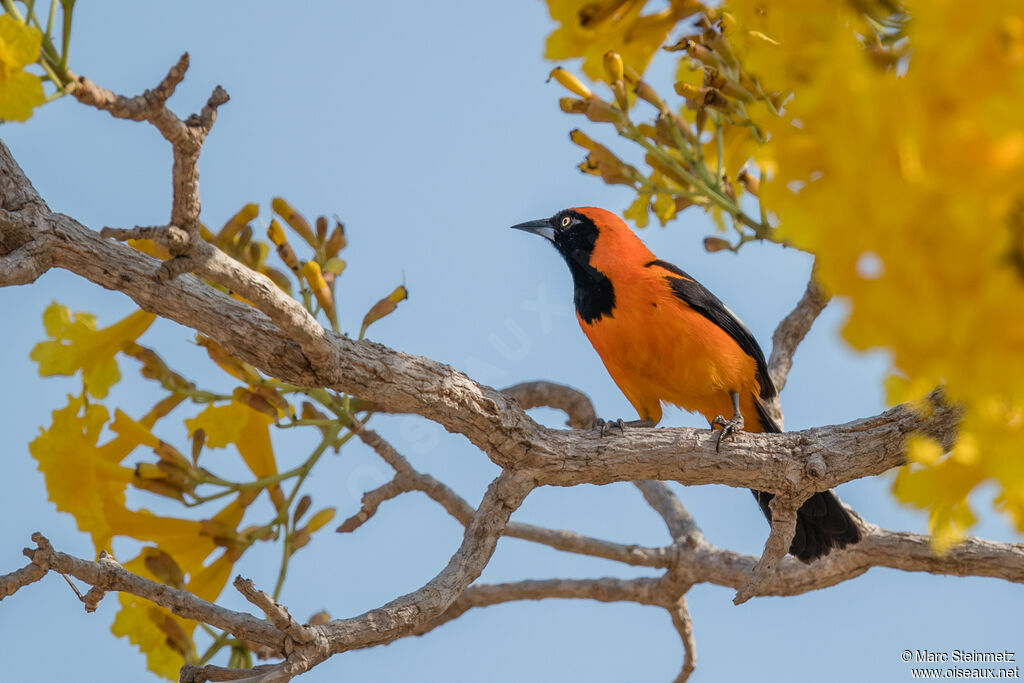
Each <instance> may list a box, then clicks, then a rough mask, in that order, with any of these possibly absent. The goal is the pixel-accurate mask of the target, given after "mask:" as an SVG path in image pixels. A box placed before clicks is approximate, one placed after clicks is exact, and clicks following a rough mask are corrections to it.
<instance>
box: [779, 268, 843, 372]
mask: <svg viewBox="0 0 1024 683" xmlns="http://www.w3.org/2000/svg"><path fill="white" fill-rule="evenodd" d="M830 298H831V297H830V296H829V294H828V293H827V292H825V290H824V289H822V287H821V285H820V284H818V281H817V280H816V279H815V278H814V275H813V273H812V274H811V278H810V279H809V280H808V281H807V289H805V290H804V295H803V296H802V297H800V301H798V302H797V304H796V307H795V308H794V309H793V310H792V312H790V314H789V315H787V316H786V317H785V318H783V319H782V322H780V323H779V325H778V327H776V328H775V333H774V334H772V353H771V356H770V357H769V358H768V374H769V375H771V378H772V382H774V384H775V388H776V389H778V390H779V391H782V389H783V388H784V387H785V386H786V377H787V376H788V375H789V369H790V368H791V367H793V354H795V353H796V348H797V346H799V345H800V342H802V341H803V340H804V337H805V336H807V333H808V332H809V331H810V329H811V325H813V324H814V321H815V320H816V319H817V317H818V315H819V314H820V313H821V312H822V311H823V310H825V306H827V305H828V302H829V299H830Z"/></svg>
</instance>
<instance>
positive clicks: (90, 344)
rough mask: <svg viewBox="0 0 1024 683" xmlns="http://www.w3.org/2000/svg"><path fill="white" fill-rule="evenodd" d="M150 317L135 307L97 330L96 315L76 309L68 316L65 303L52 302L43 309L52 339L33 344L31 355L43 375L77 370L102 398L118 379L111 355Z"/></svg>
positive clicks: (151, 317) (145, 325)
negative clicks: (116, 320)
mask: <svg viewBox="0 0 1024 683" xmlns="http://www.w3.org/2000/svg"><path fill="white" fill-rule="evenodd" d="M154 318H155V316H154V315H153V314H152V313H147V312H146V311H136V312H135V313H132V314H131V315H129V316H128V317H127V318H125V319H124V320H122V321H120V322H118V323H114V324H113V325H111V326H110V327H106V328H103V329H102V330H97V329H96V316H94V315H90V314H88V313H76V314H75V317H74V319H72V318H71V312H70V310H69V309H68V307H67V306H61V305H60V304H58V303H56V302H54V303H52V304H50V306H49V307H48V308H47V309H46V311H45V312H44V313H43V325H44V327H45V328H46V334H47V336H50V337H53V339H52V340H51V341H44V342H39V343H38V344H36V345H35V348H33V349H32V354H31V358H32V360H34V361H36V362H37V363H39V374H40V375H42V376H43V377H47V376H49V375H73V374H75V373H76V372H78V371H79V370H81V371H82V382H83V384H84V385H85V389H86V391H88V392H89V393H90V394H92V395H93V396H95V397H96V398H104V397H106V395H107V392H108V391H109V390H110V387H111V386H113V385H114V384H117V382H118V381H119V380H120V379H121V372H120V370H118V368H117V361H115V360H114V356H116V355H117V354H118V352H120V351H121V349H123V348H124V345H125V344H127V343H129V342H133V341H135V340H136V339H137V338H138V337H139V335H141V334H142V333H143V332H145V331H146V329H147V328H148V327H149V326H150V325H151V324H152V322H153V320H154Z"/></svg>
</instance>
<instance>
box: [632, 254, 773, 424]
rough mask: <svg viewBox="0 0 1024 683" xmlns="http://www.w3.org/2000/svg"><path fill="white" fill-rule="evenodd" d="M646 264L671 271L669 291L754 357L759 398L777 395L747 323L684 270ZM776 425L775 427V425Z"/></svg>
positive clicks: (666, 264)
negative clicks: (759, 388) (759, 392)
mask: <svg viewBox="0 0 1024 683" xmlns="http://www.w3.org/2000/svg"><path fill="white" fill-rule="evenodd" d="M645 265H646V266H647V267H648V268H650V267H652V266H657V267H659V268H662V269H664V270H667V271H668V272H670V273H672V275H671V276H666V278H665V279H666V280H668V284H669V286H670V287H671V288H672V293H673V294H675V295H676V296H677V297H679V298H680V299H681V300H682V301H684V302H685V303H686V305H687V306H689V307H690V308H692V309H693V310H695V311H697V312H698V313H700V314H701V315H703V316H704V317H705V318H707V319H708V320H710V321H711V322H713V323H715V324H716V325H718V326H719V327H721V328H722V329H723V330H725V332H726V333H727V334H728V335H729V336H730V337H732V338H733V339H734V340H736V343H737V344H739V345H740V348H741V349H743V352H744V353H746V354H747V355H748V356H750V357H751V358H753V359H754V361H755V362H756V363H757V374H756V375H755V377H756V379H757V383H758V385H759V386H760V387H761V399H763V400H765V401H769V400H771V399H773V398H775V396H776V395H777V393H778V392H776V391H775V384H773V383H772V380H771V377H770V376H769V375H768V364H767V363H766V362H765V360H764V353H763V352H762V351H761V347H760V346H758V345H757V340H756V339H754V335H753V334H751V333H750V330H748V329H747V326H746V325H744V324H743V323H741V322H740V320H739V318H737V317H736V315H735V314H734V313H733V312H732V311H730V310H729V308H728V307H727V306H726V305H725V304H723V303H722V302H721V300H719V298H718V297H717V296H715V295H714V294H712V293H711V292H709V291H708V290H707V288H706V287H704V285H702V284H701V283H699V282H697V281H696V280H694V279H693V278H692V277H690V276H689V275H687V274H686V273H685V272H683V271H682V270H680V269H679V268H676V267H675V266H674V265H672V264H671V263H669V262H668V261H662V260H660V259H658V260H654V261H650V262H649V263H647V264H645ZM776 429H777V428H776Z"/></svg>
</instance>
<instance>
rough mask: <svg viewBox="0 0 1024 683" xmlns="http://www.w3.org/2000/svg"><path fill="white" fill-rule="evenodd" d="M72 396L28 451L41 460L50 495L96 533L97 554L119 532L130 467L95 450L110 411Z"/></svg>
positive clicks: (57, 503)
mask: <svg viewBox="0 0 1024 683" xmlns="http://www.w3.org/2000/svg"><path fill="white" fill-rule="evenodd" d="M68 398H69V401H68V405H67V407H65V408H62V409H60V410H55V411H53V423H52V424H51V425H50V427H49V428H48V429H46V430H44V431H42V432H41V433H40V435H39V436H38V437H36V439H35V440H34V441H33V442H32V443H31V444H29V452H30V453H31V454H32V457H33V458H35V459H36V460H37V461H38V462H39V471H40V472H42V473H43V477H44V479H45V481H46V490H47V493H48V496H49V499H50V500H51V501H53V502H54V503H55V504H56V505H57V509H58V510H60V511H61V512H68V513H70V514H71V515H73V516H74V518H75V522H76V523H77V525H78V528H79V529H81V530H82V531H85V532H87V533H89V534H91V535H92V540H93V544H94V545H95V547H96V550H97V552H98V551H99V550H102V549H104V548H109V547H110V539H111V536H112V535H113V534H114V533H116V530H115V529H114V528H113V526H112V524H111V521H110V518H111V516H112V515H113V514H115V513H116V512H117V511H118V510H124V491H125V487H126V486H127V485H128V482H129V481H131V479H132V470H130V469H128V468H125V467H120V466H118V465H117V464H115V463H112V462H110V461H109V460H107V459H106V458H105V457H103V455H102V454H101V453H100V451H99V450H98V449H97V446H96V441H97V439H98V438H99V433H100V430H101V429H102V427H103V425H104V424H106V422H107V420H108V418H109V414H108V413H107V409H106V408H104V407H103V406H101V405H96V404H92V405H89V406H85V405H84V401H83V400H82V399H80V398H74V397H68Z"/></svg>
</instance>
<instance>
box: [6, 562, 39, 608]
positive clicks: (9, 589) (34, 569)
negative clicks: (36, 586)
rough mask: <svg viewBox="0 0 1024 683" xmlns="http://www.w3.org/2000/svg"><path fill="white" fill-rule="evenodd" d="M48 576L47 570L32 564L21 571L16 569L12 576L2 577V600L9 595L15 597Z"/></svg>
mask: <svg viewBox="0 0 1024 683" xmlns="http://www.w3.org/2000/svg"><path fill="white" fill-rule="evenodd" d="M44 576H46V569H45V568H44V567H41V566H40V565H38V564H36V563H34V562H30V563H29V564H28V565H27V566H25V567H22V568H21V569H16V570H14V571H13V572H11V573H10V574H4V575H3V576H0V600H3V599H4V598H6V597H7V596H8V595H14V594H15V593H17V592H18V590H19V589H21V588H24V587H25V586H27V585H29V584H30V583H35V582H36V581H38V580H40V579H41V578H43V577H44Z"/></svg>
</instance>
